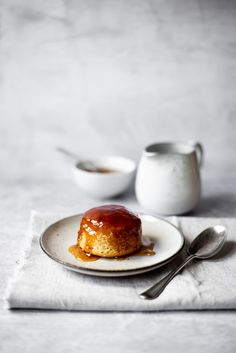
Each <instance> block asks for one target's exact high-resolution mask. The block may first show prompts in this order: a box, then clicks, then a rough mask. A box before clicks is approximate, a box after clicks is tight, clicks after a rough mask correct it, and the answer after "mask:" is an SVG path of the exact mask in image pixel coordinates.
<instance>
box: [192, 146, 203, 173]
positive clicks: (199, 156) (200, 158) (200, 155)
mask: <svg viewBox="0 0 236 353" xmlns="http://www.w3.org/2000/svg"><path fill="white" fill-rule="evenodd" d="M193 147H194V148H195V151H196V154H197V160H198V164H199V166H200V167H201V166H202V164H203V155H204V152H203V147H202V144H201V143H200V142H195V143H193Z"/></svg>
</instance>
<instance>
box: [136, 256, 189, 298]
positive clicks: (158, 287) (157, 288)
mask: <svg viewBox="0 0 236 353" xmlns="http://www.w3.org/2000/svg"><path fill="white" fill-rule="evenodd" d="M194 258H195V256H194V255H190V256H188V257H187V258H186V259H185V260H184V261H183V262H182V264H180V265H179V266H178V267H177V268H176V269H175V270H172V271H171V272H170V273H169V274H168V275H166V276H165V277H164V278H162V279H161V280H160V281H159V282H157V283H156V284H154V285H153V286H152V287H150V288H149V289H147V290H146V291H144V292H143V293H140V294H139V297H140V298H142V299H149V300H151V299H155V298H157V297H159V295H160V294H161V293H162V292H163V290H164V289H165V287H166V286H167V284H168V283H170V281H171V280H172V279H173V278H174V277H175V276H176V275H177V274H178V273H179V272H180V271H181V270H182V268H184V267H185V266H186V265H187V263H189V262H190V261H191V260H192V259H194Z"/></svg>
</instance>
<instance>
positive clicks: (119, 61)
mask: <svg viewBox="0 0 236 353" xmlns="http://www.w3.org/2000/svg"><path fill="white" fill-rule="evenodd" d="M223 3H224V4H223ZM0 11H1V38H0V63H1V64H0V100H1V102H0V103H1V104H0V124H1V125H0V158H1V159H0V165H1V172H0V178H1V184H0V200H1V201H0V215H1V216H0V266H1V267H0V269H1V275H0V293H1V299H2V297H3V295H2V294H3V292H4V290H5V287H6V283H7V281H8V279H9V278H10V277H11V276H12V273H13V270H14V268H15V265H16V262H17V260H18V257H19V251H20V249H22V246H23V243H24V237H25V234H26V233H25V231H26V228H27V225H28V220H29V213H30V210H31V209H36V210H39V211H45V212H48V211H50V212H57V211H65V212H68V214H69V213H75V212H77V211H81V210H86V209H87V208H89V207H91V206H94V205H96V204H97V203H98V202H97V201H95V200H92V199H89V198H87V196H86V195H83V193H82V192H80V191H79V190H78V189H77V188H76V186H75V184H74V182H73V179H72V175H71V170H70V164H69V163H67V162H66V160H65V159H64V158H63V157H61V156H59V155H58V154H57V153H56V152H55V151H54V147H55V146H56V145H62V146H67V147H69V148H71V149H72V150H75V151H78V153H80V154H81V155H84V154H86V153H87V154H88V155H91V154H93V153H95V154H101V153H108V152H109V153H110V154H111V153H114V154H123V155H126V156H130V157H132V158H134V159H135V160H138V158H139V156H140V153H141V150H142V148H143V146H144V145H146V144H147V143H149V142H152V141H159V140H165V139H171V140H173V139H175V140H176V139H177V140H178V139H199V140H201V141H202V142H203V144H204V147H205V151H206V155H205V166H204V169H203V171H202V174H203V198H202V201H201V203H200V205H199V207H198V209H197V210H196V211H195V213H194V214H195V215H201V216H226V217H236V188H235V176H236V163H235V150H236V138H235V137H236V136H235V135H236V133H235V131H236V119H235V111H236V99H235V92H236V84H235V82H236V80H235V73H236V61H235V54H236V53H235V47H236V36H235V33H236V21H235V14H236V5H235V2H233V1H232V2H227V3H226V4H225V2H218V1H210V0H207V1H184V0H181V1H178V2H176V1H170V2H168V4H167V2H163V1H145V2H143V1H108V2H106V1H104V0H102V1H95V0H94V1H86V2H84V1H80V0H79V1H75V0H74V1H72V0H71V1H69V0H68V1H53V0H50V1H49V0H48V1H45V2H44V1H39V0H35V1H24V0H22V1H17V0H9V1H2V3H1V7H0ZM112 202H116V203H123V204H126V205H127V206H129V207H131V208H133V209H140V206H139V205H137V203H136V200H135V197H134V195H133V193H132V192H130V193H129V194H127V195H126V196H124V197H122V198H117V199H115V200H112ZM226 290H227V289H226ZM1 304H2V301H1ZM235 350H236V313H234V312H230V311H221V312H178V313H174V312H157V313H92V312H48V311H47V312H46V311H41V312H40V311H7V310H4V309H3V307H2V306H1V310H0V351H1V352H2V353H9V352H14V353H15V352H21V351H22V352H32V351H34V352H35V353H41V352H51V353H54V352H55V353H56V352H57V353H62V352H67V353H69V352H74V351H79V352H81V353H83V352H110V351H112V352H122V351H124V352H137V353H138V352H181V353H182V352H184V351H186V352H188V353H194V352H202V353H203V352H214V353H222V351H223V352H224V353H228V352H235Z"/></svg>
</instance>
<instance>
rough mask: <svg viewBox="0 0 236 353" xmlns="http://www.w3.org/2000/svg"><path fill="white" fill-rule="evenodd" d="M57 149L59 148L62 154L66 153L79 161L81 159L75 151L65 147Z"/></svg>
mask: <svg viewBox="0 0 236 353" xmlns="http://www.w3.org/2000/svg"><path fill="white" fill-rule="evenodd" d="M56 149H57V151H59V152H61V153H62V154H64V155H65V156H67V157H70V158H72V159H73V160H75V161H77V160H78V159H79V157H78V156H77V155H76V154H75V153H73V152H71V151H68V150H66V149H65V148H63V147H56Z"/></svg>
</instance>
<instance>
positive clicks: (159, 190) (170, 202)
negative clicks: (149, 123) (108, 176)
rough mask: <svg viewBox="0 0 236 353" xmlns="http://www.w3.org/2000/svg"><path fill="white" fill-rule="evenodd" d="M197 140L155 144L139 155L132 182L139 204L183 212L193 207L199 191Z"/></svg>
mask: <svg viewBox="0 0 236 353" xmlns="http://www.w3.org/2000/svg"><path fill="white" fill-rule="evenodd" d="M202 157H203V148H202V146H201V144H200V143H192V142H189V143H156V144H152V145H149V146H147V147H146V148H145V149H144V151H143V155H142V157H141V160H140V163H139V166H138V170H137V176H136V183H135V191H136V197H137V199H138V201H139V203H140V204H141V205H142V206H143V207H144V208H145V209H146V210H149V211H151V212H154V213H158V214H163V215H177V214H184V213H186V212H189V211H191V210H193V209H194V208H195V206H196V205H197V203H198V201H199V199H200V194H201V180H200V171H199V169H200V166H201V164H202Z"/></svg>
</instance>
